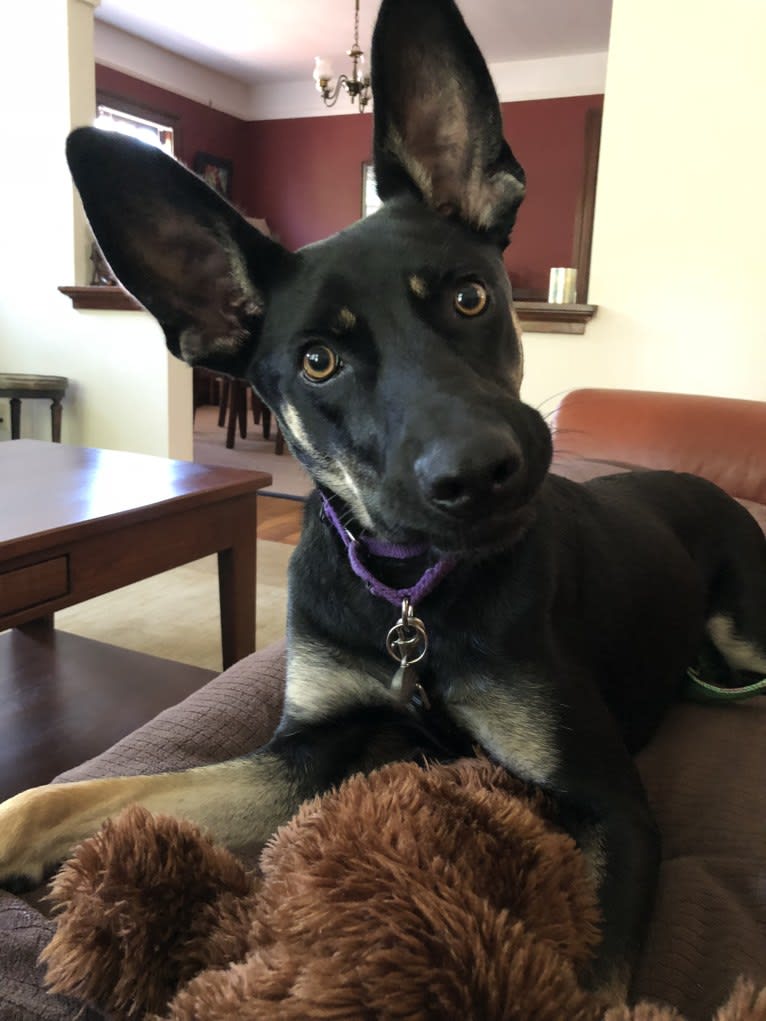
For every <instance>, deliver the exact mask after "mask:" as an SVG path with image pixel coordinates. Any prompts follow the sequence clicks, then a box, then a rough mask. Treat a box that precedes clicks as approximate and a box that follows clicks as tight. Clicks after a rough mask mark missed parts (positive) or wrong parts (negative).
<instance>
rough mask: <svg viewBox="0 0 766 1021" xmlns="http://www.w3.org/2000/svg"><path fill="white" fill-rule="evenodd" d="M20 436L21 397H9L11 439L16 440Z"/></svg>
mask: <svg viewBox="0 0 766 1021" xmlns="http://www.w3.org/2000/svg"><path fill="white" fill-rule="evenodd" d="M19 436H21V399H20V398H19V397H11V439H12V440H17V439H18V438H19Z"/></svg>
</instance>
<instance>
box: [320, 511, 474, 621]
mask: <svg viewBox="0 0 766 1021" xmlns="http://www.w3.org/2000/svg"><path fill="white" fill-rule="evenodd" d="M321 497H322V504H323V508H324V513H325V516H326V517H327V519H328V521H330V522H331V523H332V525H333V526H334V527H335V531H336V532H337V533H338V535H339V536H340V537H341V539H342V540H343V545H344V546H345V547H346V551H347V553H348V561H349V564H350V565H351V570H352V571H353V572H354V574H355V575H356V576H357V578H361V580H362V581H363V582H364V583H365V584H366V585H367V588H368V589H369V590H370V592H372V593H373V595H376V596H379V597H380V598H381V599H385V600H387V601H388V602H389V603H391V605H392V606H396V607H400V606H401V604H402V600H403V599H407V600H409V602H410V603H411V604H412V605H413V606H416V605H417V604H418V603H420V602H421V601H422V600H423V599H425V598H426V596H427V595H429V594H430V593H431V592H433V590H434V589H435V588H436V586H437V585H438V584H439V582H440V581H441V580H442V579H443V578H445V577H446V576H447V575H448V574H449V572H450V571H451V570H452V569H453V568H454V567H455V565H456V564H457V558H456V557H451V556H446V557H442V558H441V560H438V561H437V562H436V563H435V564H433V565H432V566H431V567H429V568H428V569H427V570H426V571H425V572H424V573H423V574H422V575H421V576H420V578H419V579H418V581H416V582H415V584H414V585H410V586H409V588H398V589H396V588H391V586H390V585H385V584H384V583H383V582H382V581H381V580H380V579H379V578H376V577H375V575H374V574H373V573H372V571H370V570H369V568H367V567H366V566H365V565H364V564H363V563H362V559H361V556H360V554H363V553H364V552H365V551H366V552H367V553H371V554H372V555H373V556H374V557H389V558H390V559H392V560H408V559H409V558H410V557H419V556H422V555H423V554H424V553H427V552H428V550H429V548H430V547H429V545H428V543H420V544H418V545H413V546H400V545H397V544H396V543H390V542H382V541H381V540H379V539H356V538H354V536H353V535H351V533H350V532H349V531H348V529H347V528H345V527H344V526H343V524H342V522H341V520H340V518H339V517H338V514H337V512H336V510H335V508H334V507H333V505H332V503H331V502H330V500H329V498H328V497H327V496H326V495H325V494H324V493H321Z"/></svg>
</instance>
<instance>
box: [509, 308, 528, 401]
mask: <svg viewBox="0 0 766 1021" xmlns="http://www.w3.org/2000/svg"><path fill="white" fill-rule="evenodd" d="M509 307H510V310H511V322H512V323H513V332H514V333H515V334H516V340H517V342H518V349H519V364H518V366H517V367H516V370H515V371H514V373H513V375H512V376H511V379H512V381H513V385H514V386H515V387H516V390H517V392H518V391H519V390H521V384H522V381H523V379H524V345H523V344H522V342H521V335H522V333H523V327H522V325H521V319H519V314H518V312H517V311H516V309H515V308H514V305H513V302H512V301H511V303H510V306H509Z"/></svg>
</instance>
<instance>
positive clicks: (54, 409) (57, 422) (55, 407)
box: [51, 397, 61, 443]
mask: <svg viewBox="0 0 766 1021" xmlns="http://www.w3.org/2000/svg"><path fill="white" fill-rule="evenodd" d="M51 437H52V439H53V442H54V443H61V401H60V400H59V398H58V397H54V398H53V400H52V401H51Z"/></svg>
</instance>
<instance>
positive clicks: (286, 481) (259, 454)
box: [194, 405, 313, 499]
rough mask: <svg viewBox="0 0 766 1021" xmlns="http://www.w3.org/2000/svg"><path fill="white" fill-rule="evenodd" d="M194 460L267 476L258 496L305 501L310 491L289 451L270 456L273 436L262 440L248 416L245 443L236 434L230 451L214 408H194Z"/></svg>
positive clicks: (272, 449)
mask: <svg viewBox="0 0 766 1021" xmlns="http://www.w3.org/2000/svg"><path fill="white" fill-rule="evenodd" d="M272 429H273V427H272ZM194 460H195V461H196V463H197V464H214V465H221V466H223V467H228V468H250V469H251V470H255V471H264V472H268V473H269V475H271V476H272V478H273V480H274V481H273V482H272V484H271V485H270V486H269V488H268V489H264V490H262V492H263V493H268V494H269V496H286V497H292V498H294V499H296V498H297V499H305V498H306V497H307V496H308V495H309V493H310V492H311V490H312V488H313V483H312V481H311V479H310V478H309V476H308V474H307V473H306V472H305V471H304V470H303V468H302V467H301V465H300V464H299V463H298V462H297V461H296V460H295V458H294V457H293V456H292V454H290V453H289V451H287V450H285V452H284V454H276V453H275V452H274V435H273V432H272V437H271V439H270V440H264V439H263V435H262V432H261V427H260V425H254V424H253V419H252V416H248V422H247V436H246V437H245V439H242V438H241V437H240V435H239V432H237V434H236V437H235V440H234V447H233V449H232V450H227V448H226V430H225V429H223V428H222V427H221V426H219V425H218V408H217V407H212V406H211V405H202V407H200V408H197V411H196V414H195V416H194Z"/></svg>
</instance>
